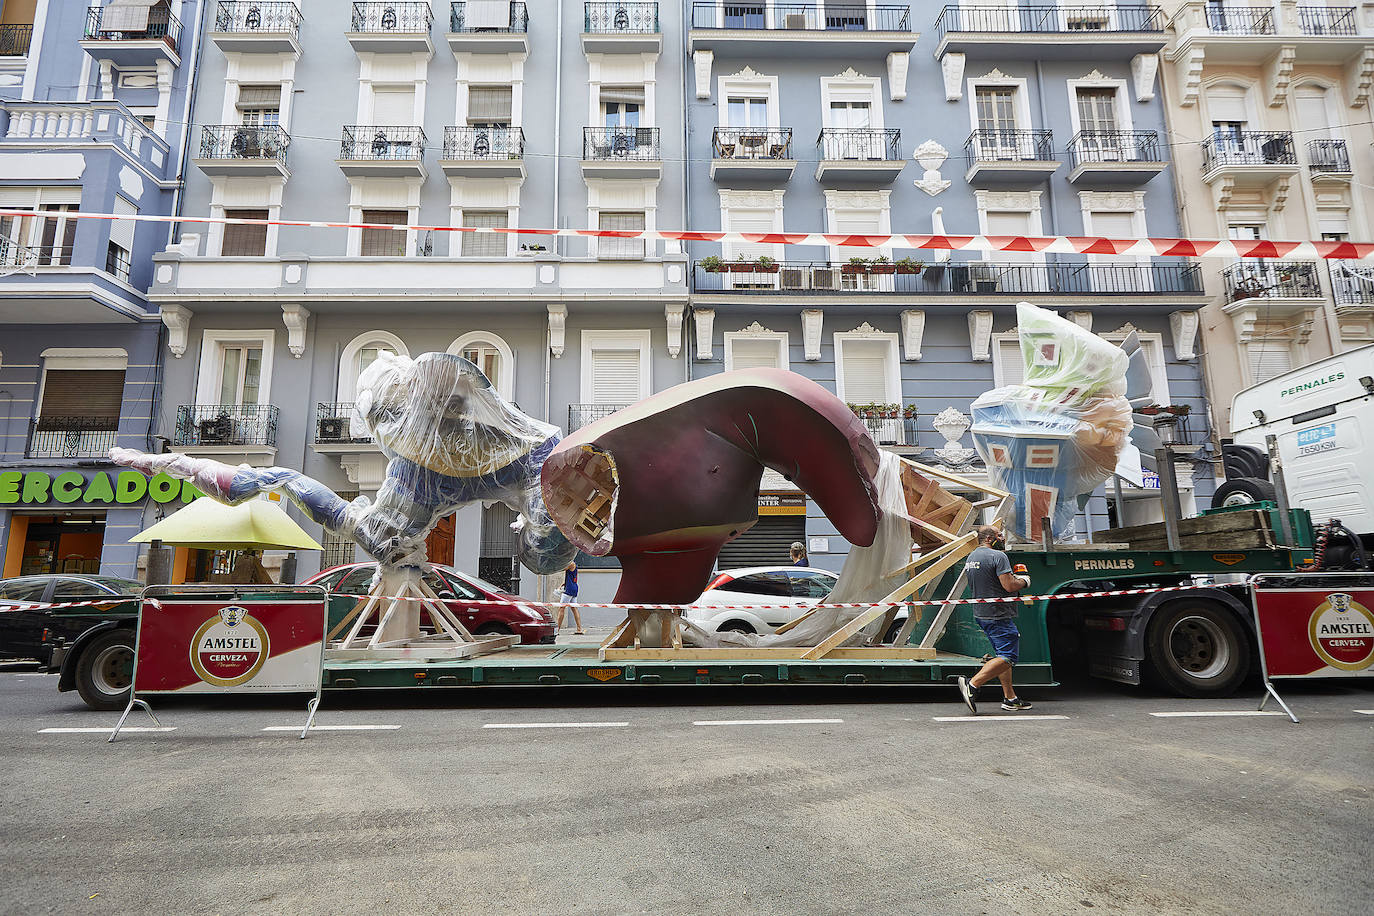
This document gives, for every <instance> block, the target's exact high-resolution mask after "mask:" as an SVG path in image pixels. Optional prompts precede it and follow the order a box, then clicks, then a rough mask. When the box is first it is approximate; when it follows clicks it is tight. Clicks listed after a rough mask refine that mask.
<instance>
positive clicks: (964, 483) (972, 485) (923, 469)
mask: <svg viewBox="0 0 1374 916" xmlns="http://www.w3.org/2000/svg"><path fill="white" fill-rule="evenodd" d="M898 457H899V458H900V457H901V456H898ZM901 460H902V461H904V462H905V463H907V464H909V465H911V466H912V467H913V468H915V469H916V470H917V471H919V472H920V473H922V474H929V475H930V476H931V477H939V478H940V479H941V480H948V481H949V482H950V483H955V484H958V485H959V486H961V487H967V488H968V489H970V490H977V491H978V492H979V493H987V494H988V495H990V496H997V497H1005V496H1010V495H1011V494H1010V493H1008V492H1007V491H1006V490H999V489H998V488H997V487H994V486H992V485H991V484H986V483H978V482H977V481H976V480H969V479H968V478H967V477H960V476H959V475H958V474H951V473H949V472H948V471H944V470H941V469H940V468H937V467H932V466H931V465H928V464H921V463H920V462H919V461H912V460H911V459H910V458H902V459H901Z"/></svg>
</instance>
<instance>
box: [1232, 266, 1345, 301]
mask: <svg viewBox="0 0 1374 916" xmlns="http://www.w3.org/2000/svg"><path fill="white" fill-rule="evenodd" d="M1221 279H1222V282H1223V283H1225V284H1226V301H1227V302H1240V301H1242V300H1245V299H1321V298H1322V286H1321V282H1320V280H1319V279H1318V274H1317V265H1316V262H1314V261H1264V260H1256V261H1240V262H1239V263H1236V264H1232V265H1231V266H1230V267H1227V268H1226V269H1225V270H1223V271H1222V272H1221Z"/></svg>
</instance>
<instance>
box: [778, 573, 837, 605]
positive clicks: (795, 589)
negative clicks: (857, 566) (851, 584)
mask: <svg viewBox="0 0 1374 916" xmlns="http://www.w3.org/2000/svg"><path fill="white" fill-rule="evenodd" d="M787 578H789V579H791V580H792V595H793V597H796V598H824V597H825V596H826V595H829V594H830V591H831V589H833V588H834V587H835V580H834V579H831V578H829V577H827V576H821V575H817V574H816V573H813V572H810V571H808V570H805V569H789V570H787Z"/></svg>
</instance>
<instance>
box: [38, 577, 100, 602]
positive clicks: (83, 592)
mask: <svg viewBox="0 0 1374 916" xmlns="http://www.w3.org/2000/svg"><path fill="white" fill-rule="evenodd" d="M109 594H110V593H109V591H108V590H106V589H104V588H101V587H100V586H99V585H96V584H95V583H94V582H87V581H86V580H85V579H59V580H58V581H57V585H56V586H55V587H54V588H53V593H52V597H53V600H54V601H77V600H80V599H82V598H104V597H108V596H109Z"/></svg>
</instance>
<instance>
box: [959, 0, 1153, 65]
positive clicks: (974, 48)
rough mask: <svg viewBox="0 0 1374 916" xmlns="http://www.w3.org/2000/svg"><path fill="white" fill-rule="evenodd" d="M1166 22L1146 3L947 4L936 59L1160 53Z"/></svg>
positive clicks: (1077, 57) (1086, 56) (1072, 57)
mask: <svg viewBox="0 0 1374 916" xmlns="http://www.w3.org/2000/svg"><path fill="white" fill-rule="evenodd" d="M1165 21H1166V17H1165V15H1164V13H1163V11H1162V10H1160V8H1159V7H1157V6H1144V5H1140V6H1135V5H1130V6H1128V5H1125V4H1122V5H1116V4H1111V3H1107V4H1099V5H1088V6H1077V5H1062V6H1061V5H1035V6H1017V5H1016V4H1015V3H1008V4H1005V5H994V6H989V5H984V4H978V5H976V6H975V5H966V6H947V7H945V8H944V10H943V11H941V13H940V16H939V18H938V19H936V20H935V31H936V34H937V36H938V39H939V43H938V44H937V45H936V48H935V56H936V57H937V58H939V57H944V56H945V54H946V53H949V52H959V53H962V54H968V53H978V52H987V53H990V54H994V55H996V56H997V57H1001V58H1023V59H1024V58H1038V57H1042V56H1044V55H1046V54H1053V55H1054V56H1055V57H1057V58H1058V59H1060V60H1067V59H1075V60H1082V59H1089V58H1100V57H1103V56H1104V55H1111V56H1121V57H1130V56H1132V55H1135V54H1154V53H1156V52H1158V51H1161V50H1163V48H1164V45H1165V43H1166V37H1165V34H1164V24H1165Z"/></svg>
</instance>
